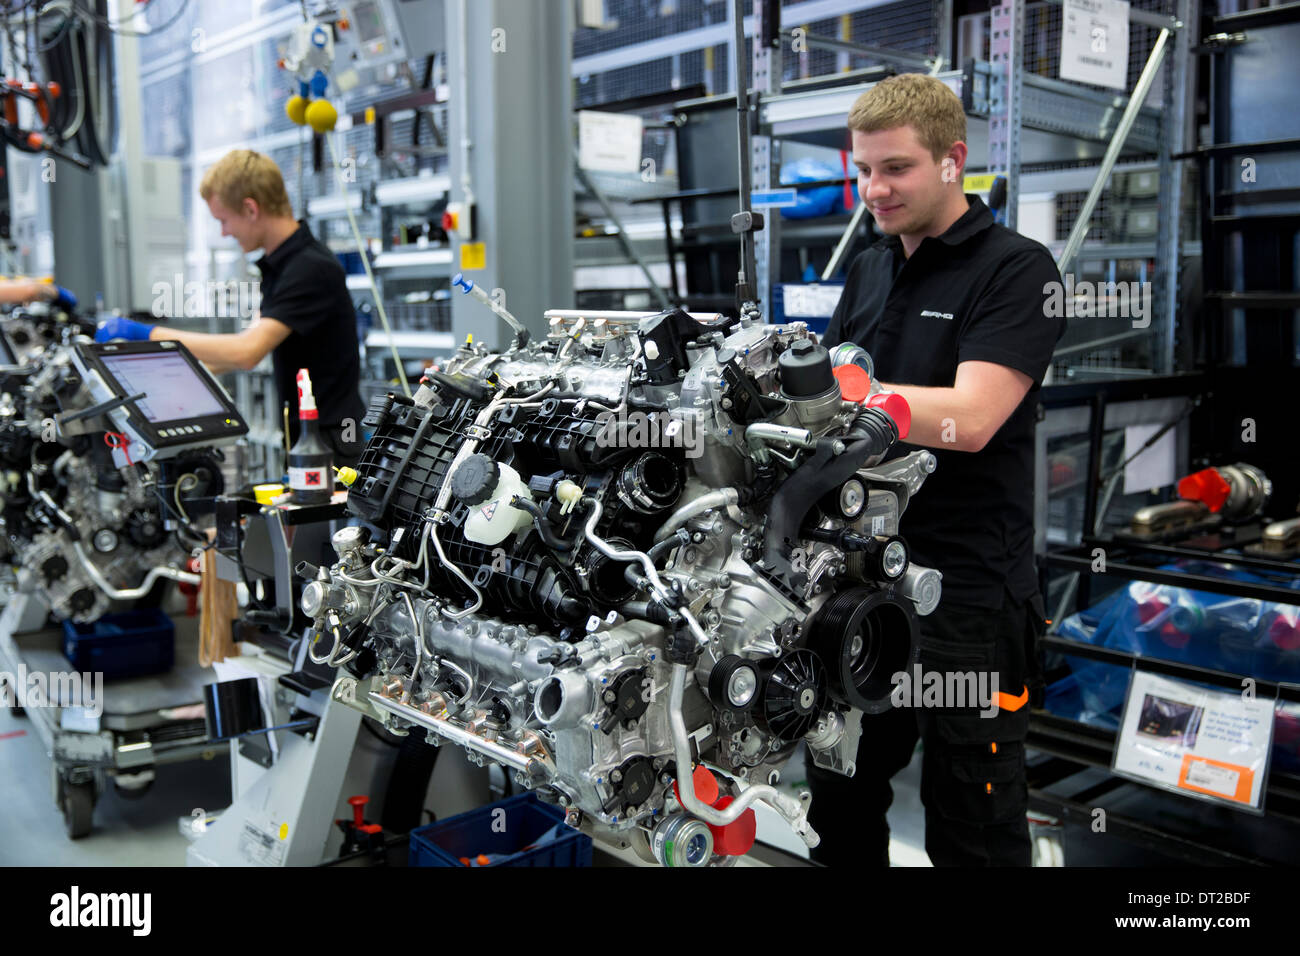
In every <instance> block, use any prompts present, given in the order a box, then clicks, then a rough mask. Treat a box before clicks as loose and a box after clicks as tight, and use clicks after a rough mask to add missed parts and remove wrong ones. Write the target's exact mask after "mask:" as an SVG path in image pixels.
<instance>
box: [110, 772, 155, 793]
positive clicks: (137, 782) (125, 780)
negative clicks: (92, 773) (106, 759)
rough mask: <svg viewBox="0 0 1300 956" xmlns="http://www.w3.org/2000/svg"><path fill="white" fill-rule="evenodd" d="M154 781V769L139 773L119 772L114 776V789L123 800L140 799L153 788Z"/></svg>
mask: <svg viewBox="0 0 1300 956" xmlns="http://www.w3.org/2000/svg"><path fill="white" fill-rule="evenodd" d="M153 782H154V772H153V771H152V770H146V771H144V772H143V773H138V774H124V773H119V774H118V775H117V776H116V777H114V778H113V790H114V791H116V793H117V795H118V796H119V797H121V798H122V799H123V800H139V799H141V798H142V797H144V796H145V794H147V793H148V792H149V791H150V790H152V789H153Z"/></svg>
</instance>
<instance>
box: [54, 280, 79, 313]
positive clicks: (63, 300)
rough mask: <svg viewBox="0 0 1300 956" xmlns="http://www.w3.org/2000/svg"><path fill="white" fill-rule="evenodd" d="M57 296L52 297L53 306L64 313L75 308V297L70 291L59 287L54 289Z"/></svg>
mask: <svg viewBox="0 0 1300 956" xmlns="http://www.w3.org/2000/svg"><path fill="white" fill-rule="evenodd" d="M54 288H55V289H56V290H57V291H58V294H57V295H56V296H55V297H54V304H55V305H57V306H58V307H59V308H61V309H63V310H64V311H66V312H71V311H72V310H73V309H75V308H76V307H77V297H76V296H75V295H73V294H72V290H71V289H65V288H63V286H61V285H56V286H55V287H54Z"/></svg>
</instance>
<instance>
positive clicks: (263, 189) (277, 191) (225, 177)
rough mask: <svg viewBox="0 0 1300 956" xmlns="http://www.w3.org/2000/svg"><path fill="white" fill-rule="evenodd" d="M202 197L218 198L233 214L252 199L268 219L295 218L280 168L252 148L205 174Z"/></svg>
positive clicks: (234, 153)
mask: <svg viewBox="0 0 1300 956" xmlns="http://www.w3.org/2000/svg"><path fill="white" fill-rule="evenodd" d="M199 195H200V196H202V197H203V199H204V200H208V199H211V198H212V197H213V196H216V197H217V198H218V199H219V200H221V204H222V205H223V206H225V207H226V208H227V209H229V210H231V211H232V212H237V211H238V210H239V209H240V208H241V207H242V206H243V205H244V200H245V199H252V200H253V201H254V202H256V203H257V205H258V207H259V208H260V209H261V210H262V212H264V213H266V214H267V215H269V216H292V215H293V207H292V206H291V205H290V203H289V193H288V192H287V191H286V190H285V188H284V177H283V176H281V175H280V167H279V166H277V165H275V163H274V162H272V161H271V158H270V157H269V156H264V155H263V154H261V153H259V152H256V151H255V150H251V149H234V150H231V151H230V152H228V153H226V155H225V156H222V157H221V159H219V160H217V163H216V165H215V166H213V167H211V168H210V169H209V170H208V171H207V172H206V173H204V174H203V182H202V183H200V184H199Z"/></svg>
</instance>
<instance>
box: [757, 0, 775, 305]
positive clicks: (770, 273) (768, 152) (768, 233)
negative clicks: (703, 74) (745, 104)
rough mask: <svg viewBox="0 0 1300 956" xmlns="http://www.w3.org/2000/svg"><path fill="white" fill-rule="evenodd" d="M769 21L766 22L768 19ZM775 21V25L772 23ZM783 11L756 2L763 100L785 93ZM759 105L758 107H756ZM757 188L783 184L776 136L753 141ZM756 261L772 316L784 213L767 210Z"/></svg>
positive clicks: (761, 298)
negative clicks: (782, 45) (782, 42)
mask: <svg viewBox="0 0 1300 956" xmlns="http://www.w3.org/2000/svg"><path fill="white" fill-rule="evenodd" d="M765 18H766V19H765ZM772 18H775V19H776V22H775V23H772V22H770V20H771V19H772ZM780 18H781V8H780V6H779V5H778V4H776V3H772V2H764V0H755V3H754V17H753V23H754V39H753V47H752V49H753V51H754V54H753V64H754V67H753V80H752V83H753V89H754V90H755V92H756V93H757V95H758V98H759V100H761V99H762V98H763V97H765V96H773V95H775V94H777V93H780V92H781V77H782V71H781V23H780ZM755 105H757V104H755ZM751 168H752V170H753V187H754V189H756V190H762V189H771V188H772V187H774V186H777V185H779V184H780V178H781V143H780V140H778V139H776V138H775V137H773V136H767V135H759V136H755V137H754V139H753V164H752V166H751ZM754 257H755V259H756V263H755V265H756V275H755V277H754V278H755V282H754V285H755V289H756V291H757V293H758V301H759V303H760V305H761V307H762V310H763V313H764V315H765V316H767V317H768V318H769V319H770V318H771V315H772V284H773V283H774V282H777V281H778V280H779V279H780V277H781V211H780V210H779V209H775V208H769V209H766V210H764V215H763V229H762V231H761V232H757V233H755V234H754Z"/></svg>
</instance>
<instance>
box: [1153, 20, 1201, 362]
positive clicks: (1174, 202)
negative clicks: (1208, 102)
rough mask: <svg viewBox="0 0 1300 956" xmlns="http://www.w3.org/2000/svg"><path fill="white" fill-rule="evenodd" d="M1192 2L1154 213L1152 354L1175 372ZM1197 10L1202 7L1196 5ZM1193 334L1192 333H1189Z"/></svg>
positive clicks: (1170, 79)
mask: <svg viewBox="0 0 1300 956" xmlns="http://www.w3.org/2000/svg"><path fill="white" fill-rule="evenodd" d="M1192 3H1193V0H1177V2H1176V3H1175V9H1174V16H1175V18H1176V19H1177V20H1178V22H1179V23H1180V24H1182V26H1180V27H1179V28H1178V29H1177V30H1176V31H1175V33H1174V37H1173V61H1172V62H1170V63H1167V65H1166V69H1165V82H1164V97H1163V105H1162V109H1161V117H1160V118H1161V126H1162V130H1161V135H1160V142H1161V145H1162V149H1161V150H1160V204H1159V206H1158V207H1157V214H1156V217H1157V218H1156V276H1155V290H1154V291H1155V295H1154V296H1153V297H1152V299H1153V302H1154V303H1155V307H1156V315H1157V316H1158V317H1159V320H1160V322H1161V339H1160V341H1159V350H1158V351H1157V352H1156V353H1155V354H1153V355H1152V359H1153V362H1154V364H1155V370H1156V372H1157V373H1159V374H1162V375H1170V374H1172V373H1173V371H1174V346H1175V341H1174V338H1175V334H1176V332H1177V329H1178V317H1177V312H1178V272H1179V268H1180V265H1181V262H1182V203H1183V182H1184V180H1185V179H1186V175H1187V171H1186V169H1185V168H1184V166H1183V164H1182V163H1180V162H1176V161H1175V160H1174V159H1173V157H1174V155H1175V154H1177V153H1181V152H1182V151H1183V150H1184V149H1186V148H1187V142H1188V131H1187V119H1186V114H1187V95H1188V91H1187V85H1188V60H1189V58H1190V41H1191V38H1190V36H1189V33H1190V32H1191V29H1192V28H1191V27H1190V26H1189V24H1192V23H1195V22H1196V20H1195V19H1191V17H1192V12H1193V11H1192V9H1191V7H1192ZM1196 6H1197V7H1198V8H1199V6H1200V5H1199V3H1197V4H1196ZM1188 334H1190V330H1189V331H1188Z"/></svg>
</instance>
